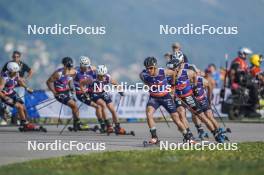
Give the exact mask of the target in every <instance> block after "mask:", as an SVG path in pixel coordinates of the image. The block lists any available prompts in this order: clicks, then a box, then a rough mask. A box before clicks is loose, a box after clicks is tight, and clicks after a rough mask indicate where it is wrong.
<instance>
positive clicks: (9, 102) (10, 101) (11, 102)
mask: <svg viewBox="0 0 264 175" xmlns="http://www.w3.org/2000/svg"><path fill="white" fill-rule="evenodd" d="M4 100H5V102H6V103H7V104H10V105H13V104H14V100H13V99H12V98H9V97H5V98H4Z"/></svg>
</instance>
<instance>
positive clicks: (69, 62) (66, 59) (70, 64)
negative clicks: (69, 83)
mask: <svg viewBox="0 0 264 175" xmlns="http://www.w3.org/2000/svg"><path fill="white" fill-rule="evenodd" d="M62 64H63V65H64V66H66V67H68V68H70V67H73V60H72V58H71V57H64V58H63V59H62Z"/></svg>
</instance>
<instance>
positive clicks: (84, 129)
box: [68, 125, 99, 132]
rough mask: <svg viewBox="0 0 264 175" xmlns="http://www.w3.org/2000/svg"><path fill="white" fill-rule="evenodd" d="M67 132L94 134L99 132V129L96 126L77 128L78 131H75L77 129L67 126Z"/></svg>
mask: <svg viewBox="0 0 264 175" xmlns="http://www.w3.org/2000/svg"><path fill="white" fill-rule="evenodd" d="M68 130H69V131H70V132H72V131H75V132H77V131H93V132H96V131H97V130H99V127H98V126H97V125H95V126H94V127H92V128H79V129H77V128H74V127H71V126H69V127H68Z"/></svg>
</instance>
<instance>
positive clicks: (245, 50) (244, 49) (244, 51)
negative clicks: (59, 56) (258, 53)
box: [238, 47, 252, 55]
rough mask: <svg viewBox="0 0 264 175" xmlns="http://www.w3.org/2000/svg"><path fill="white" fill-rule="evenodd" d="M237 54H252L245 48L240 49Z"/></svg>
mask: <svg viewBox="0 0 264 175" xmlns="http://www.w3.org/2000/svg"><path fill="white" fill-rule="evenodd" d="M238 52H239V53H241V54H245V55H249V54H252V51H251V50H250V49H249V48H247V47H241V48H240V49H239V51H238Z"/></svg>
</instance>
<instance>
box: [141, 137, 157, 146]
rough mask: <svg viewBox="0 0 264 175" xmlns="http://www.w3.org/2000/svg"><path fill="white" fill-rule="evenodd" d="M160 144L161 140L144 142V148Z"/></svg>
mask: <svg viewBox="0 0 264 175" xmlns="http://www.w3.org/2000/svg"><path fill="white" fill-rule="evenodd" d="M154 139H155V140H154ZM159 143H160V140H158V139H157V138H152V139H151V140H150V141H146V140H144V141H143V147H150V146H159Z"/></svg>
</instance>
